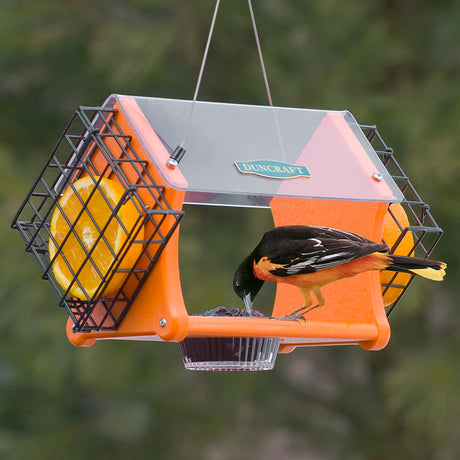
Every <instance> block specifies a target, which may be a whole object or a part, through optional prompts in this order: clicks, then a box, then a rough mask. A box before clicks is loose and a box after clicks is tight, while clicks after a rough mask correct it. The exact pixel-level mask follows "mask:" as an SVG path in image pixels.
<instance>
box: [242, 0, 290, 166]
mask: <svg viewBox="0 0 460 460" xmlns="http://www.w3.org/2000/svg"><path fill="white" fill-rule="evenodd" d="M248 6H249V13H250V15H251V22H252V28H253V29H254V37H255V39H256V45H257V52H258V53H259V60H260V67H261V68H262V75H263V77H264V83H265V91H266V92H267V98H268V103H269V104H270V107H271V108H272V112H273V117H274V119H275V125H276V131H277V135H278V142H279V144H280V148H281V152H282V154H283V159H284V161H286V151H285V150H284V142H283V138H282V136H281V129H280V125H279V121H278V115H277V113H276V109H275V107H273V100H272V95H271V92H270V86H269V84H268V78H267V71H266V69H265V63H264V57H263V55H262V47H261V46H260V40H259V34H258V33H257V24H256V18H255V16H254V10H253V8H252V1H251V0H248Z"/></svg>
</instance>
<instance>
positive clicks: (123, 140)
mask: <svg viewBox="0 0 460 460" xmlns="http://www.w3.org/2000/svg"><path fill="white" fill-rule="evenodd" d="M116 112H117V110H116V109H113V108H101V107H80V108H79V109H78V110H77V111H76V112H75V114H74V115H73V117H72V118H71V120H70V122H69V124H68V125H67V127H66V129H65V130H64V132H63V134H62V135H61V137H60V139H59V141H58V143H57V145H56V147H55V149H54V150H53V152H52V154H51V156H50V157H49V159H48V161H47V162H46V164H45V166H44V168H43V170H42V172H41V173H40V175H39V176H38V178H37V179H36V181H35V183H34V185H33V186H32V188H31V190H30V191H29V193H28V194H27V196H26V198H25V200H24V202H23V203H22V205H21V207H20V208H19V210H18V212H17V214H16V216H15V217H14V220H13V224H12V227H13V228H14V229H17V230H18V231H19V233H20V234H21V236H22V238H23V239H24V243H25V250H26V252H29V253H31V254H33V256H34V257H35V259H36V261H37V262H38V264H39V266H40V268H41V270H42V272H43V276H42V277H43V279H45V280H48V281H49V282H50V283H51V285H52V286H53V288H54V290H55V291H56V293H57V294H58V296H59V306H60V307H63V308H64V309H65V311H66V312H67V314H68V315H69V317H70V318H71V319H72V321H73V331H74V332H91V331H104V330H116V329H117V327H118V326H119V324H120V323H121V321H122V320H123V318H124V317H125V315H126V313H127V311H128V309H129V308H130V306H131V304H132V302H133V301H134V299H135V297H136V295H137V293H138V292H139V290H140V289H141V287H142V285H143V283H144V282H145V280H146V278H147V277H148V275H149V273H150V271H151V270H152V269H153V267H154V265H155V263H156V261H157V260H158V258H159V256H160V254H161V253H162V251H163V249H164V248H165V246H166V244H167V242H168V240H169V239H170V237H171V235H172V234H173V232H174V231H175V229H176V227H177V226H178V224H179V221H180V220H181V217H182V215H183V212H182V211H178V210H174V209H172V208H171V205H170V204H169V202H168V200H167V199H166V197H165V193H164V192H165V188H164V186H162V185H158V184H157V183H156V182H155V180H154V177H153V176H152V174H151V172H150V170H149V164H148V161H147V160H146V159H145V158H141V156H140V155H139V153H138V152H136V151H135V149H134V147H133V145H132V138H131V137H130V136H128V135H126V134H124V133H123V131H122V128H121V127H120V125H119V123H118V122H117V121H116V118H115V114H116ZM85 177H86V178H88V179H87V180H88V181H89V182H90V184H91V185H92V187H91V189H92V191H91V193H90V195H89V196H86V197H83V196H82V195H81V194H80V193H79V192H78V190H77V189H76V188H75V183H76V181H78V180H79V179H81V178H85ZM105 179H108V180H114V181H116V182H117V183H119V184H121V186H122V194H121V197H120V199H119V201H118V202H117V203H111V202H110V201H109V200H108V199H107V196H106V192H104V189H103V187H102V181H103V180H105ZM69 188H70V189H71V190H72V192H73V193H74V194H75V196H77V197H78V200H79V209H78V215H72V216H70V215H66V210H65V209H64V207H63V206H61V205H60V199H61V197H62V196H63V193H65V191H66V190H68V189H69ZM96 194H98V195H100V196H102V197H103V200H104V201H105V205H104V206H106V207H108V208H109V213H108V216H107V218H106V219H105V220H104V221H103V222H102V223H101V221H100V217H99V216H97V215H95V213H94V212H93V211H92V210H91V209H90V208H91V206H90V202H91V200H92V199H94V197H95V195H96ZM127 203H130V206H131V209H134V210H135V211H134V214H135V221H136V222H135V223H134V225H132V226H130V227H129V228H127V227H126V226H124V224H123V222H122V221H121V220H120V216H119V214H120V213H119V211H120V209H121V207H123V206H125V205H126V204H127ZM55 210H58V212H59V213H60V214H61V215H62V217H63V219H64V222H65V226H64V227H65V228H66V234H64V235H61V238H60V240H59V241H57V239H56V236H53V234H52V232H51V220H52V215H53V211H55ZM83 218H85V219H89V221H90V222H91V224H92V225H93V226H94V227H95V228H96V230H97V233H98V235H99V236H98V237H97V240H96V241H95V242H94V244H92V246H91V247H89V248H88V245H85V243H84V241H82V238H81V236H79V235H78V232H77V231H76V226H77V225H78V222H79V221H80V220H81V219H83ZM113 223H116V224H118V225H119V226H120V227H122V232H123V233H124V238H123V239H122V241H123V243H122V244H121V245H119V247H117V248H115V247H113V244H111V242H110V241H108V240H107V238H106V237H105V233H106V230H107V228H108V227H109V226H110V225H111V224H113ZM70 239H72V244H74V245H77V246H78V250H79V251H80V253H81V254H82V255H83V258H82V260H81V264H79V267H75V264H73V265H72V264H71V263H70V262H69V260H68V259H67V257H66V254H65V251H64V250H63V248H64V246H65V244H66V242H68V241H70ZM98 244H100V245H103V246H104V247H105V248H106V250H107V251H108V252H109V253H110V255H111V256H112V257H111V260H112V261H111V263H110V266H109V267H107V270H105V271H104V272H103V271H101V269H100V264H99V263H98V261H97V260H95V259H96V258H95V256H94V254H95V251H94V250H95V248H96V247H97V245H98ZM50 248H54V250H51V251H50ZM133 254H135V256H134V257H135V260H134V261H133V262H132V263H130V264H129V267H126V263H125V262H126V260H127V258H129V257H130V258H133ZM58 258H59V260H60V262H61V263H63V264H64V266H65V267H66V271H67V272H68V277H69V279H68V285H66V286H64V287H63V286H62V283H59V282H57V280H56V276H55V274H54V273H53V264H55V263H56V261H57V260H58ZM85 267H87V268H89V269H91V270H93V271H95V272H96V273H97V279H98V285H97V286H96V287H95V288H94V289H92V290H91V292H90V291H88V290H87V289H86V288H85V286H84V285H83V284H82V282H81V281H80V280H79V276H80V274H81V273H82V271H83V270H85ZM115 278H118V281H120V280H121V282H118V283H117V285H118V286H117V288H116V292H111V293H110V295H108V294H107V295H106V294H105V291H106V287H107V286H108V285H109V284H110V283H111V281H112V280H114V279H115ZM76 290H78V292H79V293H80V295H79V296H78V297H77V296H75V294H74V293H75V291H76Z"/></svg>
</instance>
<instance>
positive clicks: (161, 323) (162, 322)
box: [160, 318, 167, 327]
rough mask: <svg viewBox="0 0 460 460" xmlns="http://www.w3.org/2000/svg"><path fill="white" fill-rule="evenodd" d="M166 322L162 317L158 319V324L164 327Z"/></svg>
mask: <svg viewBox="0 0 460 460" xmlns="http://www.w3.org/2000/svg"><path fill="white" fill-rule="evenodd" d="M166 323H167V321H166V319H164V318H161V319H160V326H161V327H165V326H166Z"/></svg>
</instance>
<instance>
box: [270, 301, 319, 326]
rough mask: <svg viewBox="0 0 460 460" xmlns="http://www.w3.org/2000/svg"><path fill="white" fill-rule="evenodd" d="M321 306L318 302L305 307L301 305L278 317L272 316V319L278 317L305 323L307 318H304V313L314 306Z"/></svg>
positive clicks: (283, 319)
mask: <svg viewBox="0 0 460 460" xmlns="http://www.w3.org/2000/svg"><path fill="white" fill-rule="evenodd" d="M318 307H321V305H320V304H317V305H314V306H313V307H305V306H302V307H300V308H297V309H296V310H294V311H292V312H291V313H287V314H286V315H283V316H280V317H278V318H273V319H278V320H282V321H297V322H299V323H304V324H305V323H306V322H307V319H306V318H305V315H306V314H307V313H310V312H311V311H312V310H314V309H315V308H318Z"/></svg>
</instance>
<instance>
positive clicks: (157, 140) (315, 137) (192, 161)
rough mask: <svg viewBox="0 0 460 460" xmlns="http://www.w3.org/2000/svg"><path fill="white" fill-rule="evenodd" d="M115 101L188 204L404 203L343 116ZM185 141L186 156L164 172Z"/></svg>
mask: <svg viewBox="0 0 460 460" xmlns="http://www.w3.org/2000/svg"><path fill="white" fill-rule="evenodd" d="M115 102H118V104H119V106H120V107H121V109H122V110H123V112H124V114H125V116H126V118H127V119H128V121H129V122H130V124H131V126H132V128H133V129H134V131H135V132H136V134H137V136H138V138H139V140H140V141H141V142H142V144H143V146H144V148H145V150H146V151H147V153H148V154H149V156H150V158H151V161H152V162H153V163H154V164H155V166H156V168H157V169H158V170H159V171H160V173H161V174H162V175H163V177H164V179H165V180H166V182H167V184H168V185H169V186H171V187H173V188H176V189H182V190H186V197H185V201H186V202H187V203H196V204H215V205H228V206H255V207H266V206H268V205H269V201H270V200H271V198H272V197H274V196H287V197H296V198H324V199H343V200H361V201H385V202H393V201H401V199H402V195H401V192H400V191H399V189H398V187H397V185H396V184H395V183H394V181H393V179H392V178H391V176H390V174H389V173H388V172H387V170H386V169H385V167H384V165H383V164H382V162H381V161H380V159H379V158H378V156H377V154H376V153H375V151H374V149H373V148H372V146H371V145H370V143H369V142H368V140H367V139H366V137H365V136H364V134H363V132H362V131H361V128H360V127H359V125H358V123H357V122H356V120H355V119H354V117H353V116H352V114H351V113H350V112H348V111H328V110H311V109H295V108H280V107H276V108H273V107H266V106H253V105H242V104H226V103H225V104H224V103H211V102H196V103H195V106H194V107H193V111H192V113H191V108H192V102H191V101H184V100H175V99H159V98H148V97H137V96H121V95H116V96H111V97H110V98H109V99H108V100H107V102H106V103H107V104H109V105H113V104H114V103H115ZM190 114H191V117H190ZM189 120H190V124H189V129H187V126H188V123H189ZM184 138H185V143H184V148H185V149H186V152H185V154H184V157H183V158H182V160H181V161H180V163H179V165H178V166H177V167H176V168H170V167H168V166H167V161H168V159H169V157H170V155H171V153H172V152H173V150H174V149H175V148H176V147H177V146H178V145H180V144H181V143H182V142H183V140H184Z"/></svg>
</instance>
